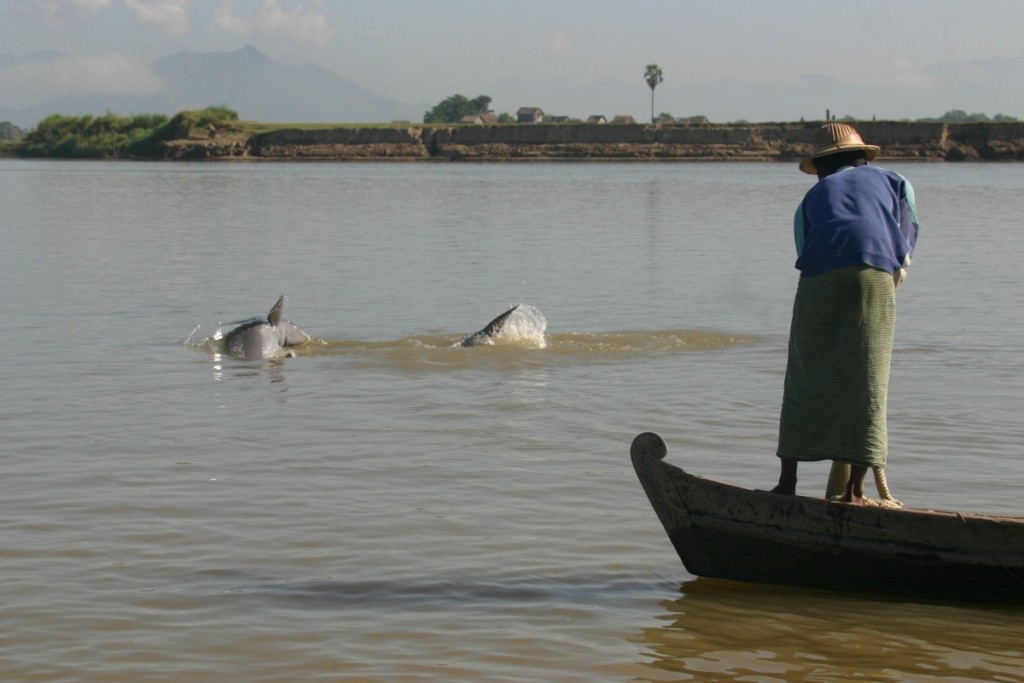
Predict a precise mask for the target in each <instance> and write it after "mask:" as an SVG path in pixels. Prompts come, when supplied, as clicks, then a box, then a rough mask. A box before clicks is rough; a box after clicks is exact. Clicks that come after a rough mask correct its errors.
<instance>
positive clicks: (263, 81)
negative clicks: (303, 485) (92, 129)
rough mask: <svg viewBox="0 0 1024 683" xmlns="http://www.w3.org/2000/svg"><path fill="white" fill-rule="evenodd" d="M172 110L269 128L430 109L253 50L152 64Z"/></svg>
mask: <svg viewBox="0 0 1024 683" xmlns="http://www.w3.org/2000/svg"><path fill="white" fill-rule="evenodd" d="M153 71H154V72H155V73H156V74H157V75H158V76H159V77H160V78H161V79H162V80H163V81H164V83H165V84H166V85H167V91H166V92H165V93H162V95H161V96H162V97H163V98H165V99H166V100H168V101H170V102H173V103H174V106H173V108H174V109H175V110H176V111H178V110H181V109H199V108H202V107H206V106H210V105H221V104H226V105H227V106H228V107H230V108H232V109H234V110H235V111H237V112H238V113H239V115H240V116H241V117H242V118H243V119H250V120H255V121H267V122H288V123H302V122H319V123H332V122H346V123H354V122H381V121H392V120H395V119H412V120H420V119H422V117H423V112H424V111H425V110H426V109H427V108H428V107H424V106H422V105H411V104H408V103H403V102H398V101H397V100H392V99H389V98H386V97H382V96H380V95H377V94H376V93H374V92H372V91H371V90H368V89H366V88H363V87H360V86H358V85H355V84H354V83H352V82H350V81H348V80H346V79H344V78H342V77H341V76H339V75H338V74H336V73H335V72H333V71H331V70H329V69H325V68H323V67H320V66H316V65H314V64H297V65H292V64H285V63H283V62H276V61H274V60H272V59H271V58H270V57H268V56H267V55H265V54H264V53H262V52H260V51H259V50H257V49H256V48H255V47H253V46H251V45H246V46H245V47H243V48H242V49H240V50H236V51H234V52H208V53H197V52H181V53H179V54H177V55H174V56H172V57H165V58H164V59H161V60H159V61H157V62H155V63H154V64H153Z"/></svg>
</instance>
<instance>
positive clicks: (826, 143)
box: [800, 123, 878, 175]
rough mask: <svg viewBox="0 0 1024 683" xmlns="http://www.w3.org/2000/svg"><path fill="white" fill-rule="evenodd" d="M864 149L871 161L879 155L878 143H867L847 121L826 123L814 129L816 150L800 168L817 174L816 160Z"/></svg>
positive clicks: (866, 156) (805, 171) (865, 154)
mask: <svg viewBox="0 0 1024 683" xmlns="http://www.w3.org/2000/svg"><path fill="white" fill-rule="evenodd" d="M857 149H862V150H864V157H865V158H866V159H867V160H868V161H871V160H872V159H874V158H875V157H877V156H878V145H865V144H864V141H863V140H861V138H860V133H858V132H857V131H856V130H854V129H853V126H851V125H848V124H845V123H826V124H825V125H824V126H822V127H821V128H819V129H818V130H816V131H814V151H813V152H812V153H811V156H809V157H807V158H806V159H804V160H803V161H801V162H800V170H801V171H803V172H804V173H810V174H811V175H817V173H818V171H817V170H816V169H815V168H814V160H815V159H820V158H821V157H827V156H828V155H829V154H838V153H839V152H850V151H853V150H857Z"/></svg>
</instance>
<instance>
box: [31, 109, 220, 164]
mask: <svg viewBox="0 0 1024 683" xmlns="http://www.w3.org/2000/svg"><path fill="white" fill-rule="evenodd" d="M237 122H238V114H237V113H236V112H234V111H232V110H231V109H228V108H227V107H207V108H206V109H202V110H199V111H183V112H179V113H177V114H175V115H174V116H173V117H171V118H168V117H167V116H164V115H163V114H139V115H136V116H131V117H125V116H118V115H116V114H109V113H108V114H106V115H104V116H90V115H86V116H66V115H63V114H52V115H50V116H47V117H46V118H45V119H43V120H42V121H41V122H40V123H39V125H38V126H36V128H35V130H33V131H31V132H30V133H28V134H27V135H26V136H25V138H24V140H23V144H22V146H21V149H20V154H21V155H22V156H27V157H59V158H67V159H112V158H121V157H128V158H131V157H152V156H155V155H159V153H160V146H161V144H162V143H163V142H165V141H167V140H177V139H182V138H188V137H190V136H192V135H193V134H194V133H195V131H196V130H197V129H201V130H202V131H203V134H204V135H205V134H206V132H207V130H208V129H209V127H210V125H211V124H212V125H213V126H214V127H215V128H216V129H219V130H224V129H227V128H229V127H231V126H233V125H235V124H237Z"/></svg>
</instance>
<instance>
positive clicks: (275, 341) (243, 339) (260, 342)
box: [224, 296, 309, 359]
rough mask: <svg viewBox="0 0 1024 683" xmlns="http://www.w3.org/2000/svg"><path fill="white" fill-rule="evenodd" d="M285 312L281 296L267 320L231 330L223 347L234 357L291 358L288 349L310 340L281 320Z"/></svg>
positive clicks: (293, 326) (292, 353)
mask: <svg viewBox="0 0 1024 683" xmlns="http://www.w3.org/2000/svg"><path fill="white" fill-rule="evenodd" d="M283 310H284V297H283V296H282V297H281V298H280V299H278V300H277V303H276V304H274V306H273V308H271V309H270V313H268V314H267V319H266V320H259V319H256V320H250V321H248V322H245V323H242V324H241V325H239V326H238V327H236V328H235V329H233V330H231V331H230V332H228V333H227V335H225V337H224V348H225V349H227V352H228V353H230V354H231V355H232V356H235V357H236V358H244V359H256V358H282V357H283V358H293V357H294V356H295V352H294V351H292V350H291V349H289V348H288V347H291V346H295V345H297V344H303V343H305V342H307V341H309V335H307V334H306V333H305V332H303V331H302V330H300V329H299V328H297V327H296V326H295V325H292V324H291V323H290V322H288V321H287V320H281V312H282V311H283Z"/></svg>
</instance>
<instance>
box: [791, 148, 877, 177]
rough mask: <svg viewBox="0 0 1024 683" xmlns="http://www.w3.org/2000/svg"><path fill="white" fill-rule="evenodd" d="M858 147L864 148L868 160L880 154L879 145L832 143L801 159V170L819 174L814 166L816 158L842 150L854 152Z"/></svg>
mask: <svg viewBox="0 0 1024 683" xmlns="http://www.w3.org/2000/svg"><path fill="white" fill-rule="evenodd" d="M858 149H860V150H864V158H865V159H867V160H868V161H871V160H872V159H874V158H875V157H877V156H878V152H879V147H878V145H865V144H863V143H861V144H858V143H854V144H849V143H847V144H842V143H839V144H836V145H832V146H831V147H826V148H825V149H820V150H818V151H817V152H815V153H814V154H812V155H811V156H809V157H807V158H806V159H804V160H803V161H801V162H800V170H801V171H803V172H804V173H809V174H810V175H818V169H816V168H815V167H814V160H815V159H820V158H822V157H827V156H829V155H832V154H839V153H840V152H853V151H856V150H858Z"/></svg>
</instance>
